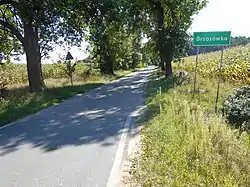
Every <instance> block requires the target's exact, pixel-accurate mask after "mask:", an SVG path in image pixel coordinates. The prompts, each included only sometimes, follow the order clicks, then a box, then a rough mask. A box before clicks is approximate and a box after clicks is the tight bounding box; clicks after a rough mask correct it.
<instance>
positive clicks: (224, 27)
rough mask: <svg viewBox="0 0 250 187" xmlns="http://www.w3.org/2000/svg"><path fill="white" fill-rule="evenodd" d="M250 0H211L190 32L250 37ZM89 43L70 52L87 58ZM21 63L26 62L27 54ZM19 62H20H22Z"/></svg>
mask: <svg viewBox="0 0 250 187" xmlns="http://www.w3.org/2000/svg"><path fill="white" fill-rule="evenodd" d="M249 18H250V0H209V3H208V5H207V7H206V8H204V9H202V10H201V11H200V12H199V13H198V14H197V15H195V16H194V22H193V24H192V26H191V28H190V30H189V32H191V33H192V32H198V31H232V36H249V37H250V20H249ZM86 46H87V43H86V42H83V43H82V46H81V48H80V49H79V48H77V47H71V48H70V50H69V51H70V52H71V54H72V56H73V57H74V58H75V59H78V60H81V59H85V58H87V56H88V54H87V53H86V51H85V49H86ZM67 52H68V49H67V48H64V47H61V46H57V50H56V51H53V52H51V53H50V56H51V58H50V59H45V60H43V61H42V63H52V62H56V61H58V60H59V57H60V56H64V55H66V53H67ZM20 62H21V63H26V59H25V56H22V57H21V61H20ZM20 62H19V63H20Z"/></svg>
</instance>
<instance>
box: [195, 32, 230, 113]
mask: <svg viewBox="0 0 250 187" xmlns="http://www.w3.org/2000/svg"><path fill="white" fill-rule="evenodd" d="M193 37H194V38H193V46H197V55H196V67H195V77H194V92H195V91H196V82H197V80H196V79H197V69H198V58H199V57H198V56H199V49H198V47H200V46H228V45H230V43H231V31H220V32H194V35H193ZM222 60H223V48H222V49H221V58H220V68H219V77H218V88H217V95H216V101H215V112H216V113H217V112H218V100H219V91H220V81H221V74H222Z"/></svg>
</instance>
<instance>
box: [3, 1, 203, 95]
mask: <svg viewBox="0 0 250 187" xmlns="http://www.w3.org/2000/svg"><path fill="white" fill-rule="evenodd" d="M205 4H206V1H205V0H186V1H182V0H168V1H167V0H95V1H87V0H65V1H61V0H53V1H51V0H0V10H1V12H0V37H1V36H2V37H3V38H4V39H5V40H6V45H4V46H2V45H1V46H0V49H1V51H2V53H3V52H4V53H7V51H9V50H11V49H12V48H13V46H14V44H15V46H17V47H16V49H19V51H20V46H22V49H23V52H24V53H25V54H26V57H27V69H28V78H29V85H30V90H31V91H41V90H43V88H44V86H45V85H44V82H43V76H42V71H41V58H42V57H43V56H46V55H48V52H49V51H50V50H53V46H54V44H56V43H57V44H58V43H59V44H60V43H63V42H67V43H68V44H70V45H73V44H74V45H80V43H81V41H82V40H83V39H85V40H87V41H88V42H89V43H90V49H91V58H92V59H95V61H96V62H97V63H98V67H99V68H100V71H101V73H103V74H114V70H115V69H118V68H124V69H128V68H135V67H136V66H138V65H139V64H140V63H143V61H147V62H150V63H154V64H156V63H159V64H160V65H161V68H162V70H166V76H171V75H172V66H171V61H172V60H173V58H174V57H178V56H180V55H181V54H182V53H183V51H184V47H185V46H186V42H187V41H188V39H189V38H188V35H187V32H186V31H187V29H188V28H189V27H190V25H191V23H192V15H193V14H195V13H197V12H198V11H199V10H200V9H201V8H203V7H204V6H205ZM145 38H147V42H146V43H144V42H143V41H145ZM18 45H19V48H18Z"/></svg>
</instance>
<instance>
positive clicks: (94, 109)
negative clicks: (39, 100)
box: [0, 70, 151, 156]
mask: <svg viewBox="0 0 250 187" xmlns="http://www.w3.org/2000/svg"><path fill="white" fill-rule="evenodd" d="M150 72H151V70H148V71H146V70H144V71H140V72H138V73H136V75H135V76H128V77H125V78H122V79H121V80H120V81H116V82H113V83H110V84H106V85H103V86H101V87H99V88H97V89H95V90H92V91H90V92H88V93H87V94H84V95H77V96H75V97H73V98H72V99H70V100H67V101H65V102H63V103H61V104H59V105H57V106H53V107H50V108H48V109H45V110H43V111H42V112H40V113H39V114H36V115H34V116H32V117H29V118H27V119H25V120H23V121H21V122H18V124H16V125H13V126H9V127H6V128H3V129H0V156H4V155H6V154H8V153H11V152H13V151H16V150H18V149H20V148H21V147H22V146H26V145H29V146H30V145H31V146H32V147H33V148H40V149H42V150H43V151H45V152H48V151H54V150H58V149H60V148H62V147H65V146H80V145H83V144H94V143H98V144H100V145H101V146H111V145H113V144H114V143H115V142H117V140H118V139H119V135H120V133H121V131H122V130H123V128H124V124H125V121H126V119H127V116H128V115H129V114H130V113H131V112H133V111H135V110H136V109H137V108H139V107H141V106H142V105H143V104H144V102H145V87H146V84H147V80H146V79H147V78H148V77H149V75H150Z"/></svg>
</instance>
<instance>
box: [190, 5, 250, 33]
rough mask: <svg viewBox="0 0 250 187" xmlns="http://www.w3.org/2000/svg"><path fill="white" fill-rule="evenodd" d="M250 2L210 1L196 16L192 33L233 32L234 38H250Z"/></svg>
mask: <svg viewBox="0 0 250 187" xmlns="http://www.w3.org/2000/svg"><path fill="white" fill-rule="evenodd" d="M249 8H250V0H209V3H208V4H207V6H206V8H204V9H202V10H201V11H200V12H199V13H198V14H197V15H195V16H194V21H193V24H192V26H191V29H190V32H191V33H192V32H199V31H232V36H248V37H250V20H249V18H250V9H249Z"/></svg>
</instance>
